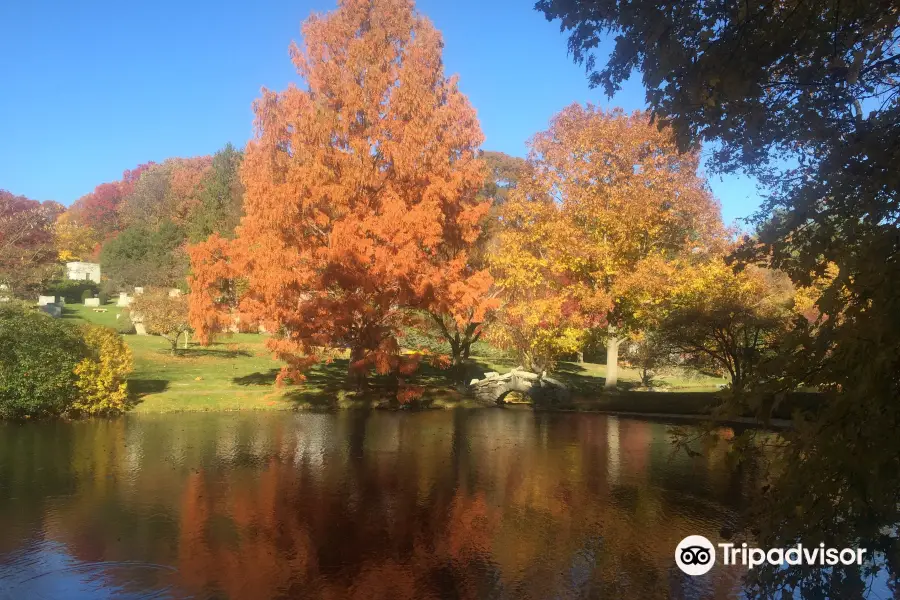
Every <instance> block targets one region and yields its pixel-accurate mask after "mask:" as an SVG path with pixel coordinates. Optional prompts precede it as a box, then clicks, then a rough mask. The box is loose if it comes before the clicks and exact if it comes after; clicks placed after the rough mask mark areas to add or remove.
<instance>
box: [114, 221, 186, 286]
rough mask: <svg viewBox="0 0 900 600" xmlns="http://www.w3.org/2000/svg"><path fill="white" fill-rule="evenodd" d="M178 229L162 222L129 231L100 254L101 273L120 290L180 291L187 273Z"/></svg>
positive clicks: (128, 229)
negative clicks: (128, 288) (139, 288)
mask: <svg viewBox="0 0 900 600" xmlns="http://www.w3.org/2000/svg"><path fill="white" fill-rule="evenodd" d="M184 243H185V235H184V232H183V230H182V229H181V227H179V226H177V225H175V224H174V223H172V222H171V221H168V220H164V221H163V222H162V223H161V224H160V226H159V227H157V228H150V227H145V226H142V225H135V226H131V227H128V228H127V229H125V231H123V232H122V233H121V234H119V235H118V236H117V237H116V238H114V239H112V240H111V241H109V242H107V243H106V245H105V246H103V250H101V251H100V265H101V266H102V268H103V273H104V274H105V275H106V276H107V277H109V278H110V280H112V281H114V282H115V283H116V284H118V285H119V286H124V287H131V286H142V287H143V286H159V287H179V286H183V285H184V281H185V276H186V275H187V271H188V259H187V254H186V253H185V251H184Z"/></svg>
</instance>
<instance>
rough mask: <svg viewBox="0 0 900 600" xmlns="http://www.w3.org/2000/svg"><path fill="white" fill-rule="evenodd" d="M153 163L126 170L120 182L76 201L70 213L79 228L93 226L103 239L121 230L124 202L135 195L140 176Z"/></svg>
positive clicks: (97, 188)
mask: <svg viewBox="0 0 900 600" xmlns="http://www.w3.org/2000/svg"><path fill="white" fill-rule="evenodd" d="M153 164H154V163H152V162H150V163H146V164H142V165H138V166H137V167H136V168H134V169H131V170H126V171H125V172H124V173H123V174H122V179H121V180H120V181H114V182H108V183H102V184H100V185H98V186H97V187H96V188H94V190H93V191H92V192H91V193H89V194H86V195H85V196H82V197H81V198H79V199H78V200H77V201H75V202H74V203H73V204H72V206H71V207H69V210H68V212H71V213H72V214H73V218H74V219H75V220H77V221H78V223H79V224H80V225H83V226H87V227H90V228H91V229H92V230H93V231H95V232H96V233H97V235H98V236H99V237H100V238H101V239H105V238H107V237H109V236H110V235H112V234H114V233H116V232H118V231H121V229H122V228H123V223H122V222H121V220H120V214H119V213H120V208H121V207H120V205H121V204H122V200H123V199H124V198H125V197H126V196H128V195H129V194H130V193H131V192H132V190H133V189H134V186H135V184H136V182H137V181H138V180H139V179H140V177H141V175H142V174H143V173H144V172H145V171H147V170H148V169H150V168H151V167H152V166H153Z"/></svg>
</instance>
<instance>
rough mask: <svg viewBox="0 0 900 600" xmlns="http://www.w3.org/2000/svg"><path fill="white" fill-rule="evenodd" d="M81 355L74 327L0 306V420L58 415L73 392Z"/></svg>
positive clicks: (81, 344) (82, 347) (35, 313)
mask: <svg viewBox="0 0 900 600" xmlns="http://www.w3.org/2000/svg"><path fill="white" fill-rule="evenodd" d="M87 355H88V348H87V346H86V344H85V342H84V339H83V338H82V336H81V332H80V331H79V330H78V327H77V326H74V325H71V324H69V323H68V322H66V321H59V320H56V319H53V318H52V317H49V316H47V315H45V314H42V313H40V312H38V311H34V310H28V309H22V308H21V307H19V306H2V305H0V418H5V419H21V418H26V417H48V416H58V415H61V414H63V413H64V412H65V411H66V410H67V409H68V408H69V406H70V405H71V404H72V403H73V402H74V401H75V399H76V397H77V395H78V393H79V392H78V388H77V387H76V380H77V376H76V375H75V367H76V366H77V365H78V363H79V362H81V360H82V359H83V358H84V357H85V356H87Z"/></svg>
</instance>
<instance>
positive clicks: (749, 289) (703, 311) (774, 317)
mask: <svg viewBox="0 0 900 600" xmlns="http://www.w3.org/2000/svg"><path fill="white" fill-rule="evenodd" d="M793 300H794V289H793V286H792V285H791V282H790V280H789V279H788V278H787V276H786V275H785V274H783V273H781V272H779V271H773V270H771V269H763V268H760V267H756V266H753V265H749V266H747V267H745V268H744V269H743V270H740V271H735V269H734V267H732V266H731V265H728V264H726V263H725V261H724V260H722V259H715V260H711V261H708V262H706V263H703V264H700V265H695V266H693V267H692V268H685V269H683V270H682V271H681V272H680V273H679V276H678V280H677V281H676V282H675V283H674V285H673V288H672V289H671V291H670V293H669V294H668V296H667V298H666V300H665V302H664V303H663V307H662V309H661V310H660V311H659V313H658V314H659V334H660V335H662V336H663V337H664V339H665V340H666V342H667V343H669V344H671V345H672V346H673V347H674V348H676V349H677V350H678V351H679V352H681V353H682V354H683V355H684V356H685V357H686V358H688V359H689V360H691V361H692V362H693V363H695V364H700V365H705V366H709V367H712V368H715V369H716V370H719V371H722V372H724V373H726V374H727V375H728V377H729V378H730V380H731V385H732V388H733V389H734V390H738V391H739V390H742V389H745V388H746V387H747V386H748V385H750V384H751V383H753V382H754V380H755V378H756V377H757V375H758V373H759V367H760V366H761V365H762V363H763V362H765V361H766V360H767V359H769V358H771V357H773V356H774V355H775V353H776V350H777V348H778V345H779V343H780V342H781V340H782V339H783V336H784V335H785V334H786V333H787V331H788V329H789V326H790V321H791V318H792V316H793V312H792V310H791V309H792V307H793Z"/></svg>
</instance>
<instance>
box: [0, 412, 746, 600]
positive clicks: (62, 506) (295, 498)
mask: <svg viewBox="0 0 900 600" xmlns="http://www.w3.org/2000/svg"><path fill="white" fill-rule="evenodd" d="M753 485H754V483H753V481H752V477H750V476H749V475H748V474H746V472H745V473H744V474H742V475H735V474H733V473H731V472H730V471H729V470H728V469H727V468H726V464H725V458H724V455H723V453H722V452H718V451H715V450H713V451H712V452H711V453H710V454H708V455H706V456H703V457H700V458H689V457H687V456H685V455H683V454H674V455H673V453H672V448H671V445H670V443H669V437H668V427H667V426H666V425H664V424H660V423H652V422H647V421H641V420H631V419H624V418H616V417H607V416H603V415H590V414H546V413H543V414H541V413H532V412H530V411H526V410H500V409H497V410H480V411H460V412H444V411H441V412H437V411H436V412H428V413H418V414H398V413H383V412H375V413H363V412H352V411H351V412H341V413H336V414H306V413H242V414H227V413H226V414H182V415H161V416H154V417H148V416H129V417H127V418H122V419H118V420H111V421H102V420H98V421H89V422H77V423H32V424H19V425H16V424H5V425H0V598H104V597H115V598H146V597H150V598H172V597H174V598H182V597H195V598H284V597H289V598H293V597H298V598H333V599H343V598H351V599H363V598H372V599H376V598H378V599H380V598H385V599H391V600H400V599H405V598H416V599H418V600H421V599H428V598H535V599H537V598H707V597H708V598H725V597H733V596H736V595H738V594H739V593H740V577H741V575H742V573H741V572H740V571H737V570H735V569H734V568H733V567H732V568H731V569H722V568H716V569H713V571H711V572H710V573H709V574H708V575H705V576H702V577H697V578H691V577H688V576H686V575H683V574H682V573H681V571H679V570H678V568H677V567H676V566H675V563H674V559H673V554H674V549H675V546H676V545H677V543H678V542H679V541H680V540H681V539H682V538H684V537H685V536H687V535H690V534H700V535H705V536H707V537H708V538H710V539H713V540H714V541H715V540H717V539H719V537H718V532H719V531H720V529H721V527H722V526H723V525H726V524H728V523H731V522H733V520H734V519H735V516H736V512H737V510H739V509H740V507H741V506H742V504H743V503H744V502H745V499H746V497H747V495H748V490H749V489H751V488H750V486H753Z"/></svg>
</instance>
